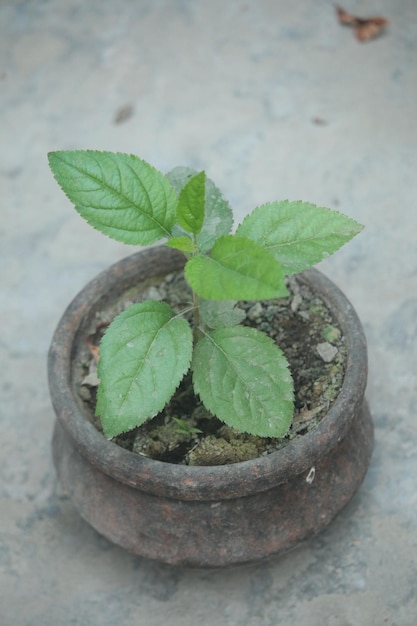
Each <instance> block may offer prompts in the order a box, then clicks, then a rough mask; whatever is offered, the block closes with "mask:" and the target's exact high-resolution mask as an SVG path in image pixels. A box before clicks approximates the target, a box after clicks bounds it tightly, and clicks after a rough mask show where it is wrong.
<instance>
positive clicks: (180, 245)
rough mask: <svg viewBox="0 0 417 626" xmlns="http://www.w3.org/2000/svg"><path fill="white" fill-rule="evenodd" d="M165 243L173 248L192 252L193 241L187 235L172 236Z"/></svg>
mask: <svg viewBox="0 0 417 626" xmlns="http://www.w3.org/2000/svg"><path fill="white" fill-rule="evenodd" d="M165 245H166V246H169V247H170V248H175V249H176V250H181V252H189V253H192V252H194V243H193V242H192V241H191V239H190V238H189V237H187V235H183V236H181V237H172V238H171V239H168V241H166V242H165Z"/></svg>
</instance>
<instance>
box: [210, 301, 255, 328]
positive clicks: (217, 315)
mask: <svg viewBox="0 0 417 626" xmlns="http://www.w3.org/2000/svg"><path fill="white" fill-rule="evenodd" d="M200 315H201V319H202V320H203V322H204V324H205V325H206V326H208V327H209V328H225V327H226V326H235V325H236V324H240V322H242V321H243V319H244V317H245V311H243V310H242V309H239V308H238V307H236V301H235V300H221V301H220V302H219V301H216V300H200Z"/></svg>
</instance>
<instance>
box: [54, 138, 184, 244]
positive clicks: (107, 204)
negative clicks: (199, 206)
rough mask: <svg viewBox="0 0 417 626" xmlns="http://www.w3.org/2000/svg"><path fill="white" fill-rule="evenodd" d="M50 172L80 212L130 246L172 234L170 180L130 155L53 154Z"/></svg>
mask: <svg viewBox="0 0 417 626" xmlns="http://www.w3.org/2000/svg"><path fill="white" fill-rule="evenodd" d="M48 158H49V165H50V167H51V170H52V172H53V173H54V176H55V178H56V180H57V182H58V184H59V185H60V186H61V188H62V189H63V191H64V192H65V193H66V195H67V196H68V198H69V199H70V200H71V202H73V203H74V205H75V208H76V210H77V211H78V212H79V213H80V215H81V216H82V217H83V218H84V219H86V220H87V222H89V223H90V224H91V226H93V227H94V228H96V229H97V230H99V231H101V232H102V233H104V234H105V235H108V236H109V237H112V238H113V239H116V240H117V241H122V242H124V243H128V244H136V245H148V244H152V243H155V242H156V241H158V240H159V239H162V238H164V237H169V236H170V235H171V231H172V227H173V225H174V222H175V218H176V206H177V195H176V193H175V190H174V189H173V187H172V185H171V184H170V182H169V181H168V179H167V178H166V177H165V176H164V175H163V174H162V173H161V172H159V171H158V170H156V169H155V168H154V167H152V166H151V165H149V163H146V162H145V161H143V160H141V159H139V158H138V157H136V156H134V155H130V154H123V153H113V152H98V151H95V150H74V151H60V152H50V153H49V155H48Z"/></svg>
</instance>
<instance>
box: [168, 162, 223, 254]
mask: <svg viewBox="0 0 417 626" xmlns="http://www.w3.org/2000/svg"><path fill="white" fill-rule="evenodd" d="M195 174H197V172H196V170H193V169H192V168H189V167H176V168H174V169H173V170H171V171H170V172H169V173H168V174H167V178H168V179H169V181H170V182H171V184H172V186H173V187H174V188H175V189H176V191H177V193H180V192H181V189H182V188H183V187H184V186H185V185H186V183H187V181H188V180H189V179H190V178H191V177H192V176H194V175H195ZM232 226H233V213H232V209H231V207H230V205H229V203H228V202H227V200H225V198H223V195H222V193H221V191H220V190H219V189H218V188H217V187H216V185H215V184H214V183H213V181H212V180H210V178H206V190H205V215H204V222H203V227H202V229H201V232H200V233H199V234H198V235H197V243H198V247H199V249H200V250H201V252H207V251H208V250H210V249H211V248H212V247H213V245H214V242H215V241H216V240H217V239H218V238H219V237H221V236H222V235H228V234H229V233H230V231H231V230H232Z"/></svg>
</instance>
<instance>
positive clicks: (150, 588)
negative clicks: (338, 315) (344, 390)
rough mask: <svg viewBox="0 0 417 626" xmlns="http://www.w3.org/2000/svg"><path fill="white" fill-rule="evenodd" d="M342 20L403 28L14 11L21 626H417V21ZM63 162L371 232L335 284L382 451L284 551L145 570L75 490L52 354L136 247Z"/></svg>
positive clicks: (281, 4)
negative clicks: (148, 165) (318, 214)
mask: <svg viewBox="0 0 417 626" xmlns="http://www.w3.org/2000/svg"><path fill="white" fill-rule="evenodd" d="M345 5H346V6H345V8H346V9H350V10H351V11H352V12H357V13H359V14H360V15H363V16H364V15H369V14H371V15H372V14H375V13H376V14H381V15H383V16H385V17H387V18H388V19H389V20H390V25H389V28H388V30H387V32H386V34H385V35H384V36H382V37H380V38H378V39H376V40H374V41H372V42H369V43H367V44H359V43H358V42H357V41H356V40H355V39H354V37H353V34H352V32H351V30H350V29H349V28H343V27H341V26H340V25H339V24H338V23H337V22H336V19H335V14H334V8H333V6H332V3H331V2H330V1H326V0H317V1H316V2H309V1H308V0H297V2H292V3H290V2H288V1H287V0H273V1H272V0H256V1H255V0H247V1H245V2H243V1H242V2H238V1H229V2H222V1H221V0H210V1H209V0H207V1H203V0H192V1H190V0H172V1H171V2H169V0H158V1H151V0H120V1H116V0H102V1H100V2H99V1H98V0H97V1H94V0H92V1H90V2H85V1H84V0H66V1H59V0H39V1H38V2H30V1H29V0H20V1H18V2H17V1H13V0H2V1H1V2H0V29H1V38H0V51H1V52H0V90H1V101H0V107H1V126H0V132H1V154H0V159H1V162H0V185H1V199H2V200H1V221H0V234H1V249H0V254H1V295H0V320H1V328H2V336H1V339H0V353H1V364H2V368H1V369H2V371H1V380H2V382H1V406H0V411H1V423H0V429H1V434H0V455H1V456H0V458H1V461H0V528H1V535H0V624H1V625H2V626H38V625H41V626H58V625H61V624H62V625H67V624H68V625H69V624H78V625H80V626H90V625H91V626H99V625H103V626H104V625H106V626H107V625H108V626H113V625H115V624H117V625H118V626H127V625H146V626H153V625H155V626H159V625H160V624H170V625H171V624H172V625H179V624H181V625H183V626H188V625H190V626H191V625H194V624H198V623H200V624H205V625H208V626H210V625H213V626H214V625H219V624H221V625H225V626H229V625H234V624H240V625H243V626H246V625H250V626H269V625H275V624H280V625H281V624H282V625H288V624H294V625H296V626H304V625H305V626H307V625H308V626H373V625H375V626H385V625H389V626H413V625H414V624H416V623H417V593H416V586H417V583H416V580H417V489H416V484H417V478H416V477H417V420H416V406H417V385H416V365H417V353H416V335H417V325H416V313H417V293H416V285H417V246H416V234H417V207H416V197H417V154H416V152H417V124H416V106H417V105H416V103H417V5H416V3H415V0H402V2H398V1H395V0H378V1H377V0H366V1H365V2H360V1H359V0H346V2H345ZM122 109H123V110H124V111H125V119H124V120H121V119H120V118H121V117H123V115H121V110H122ZM126 111H127V114H126ZM129 111H130V112H131V115H130V117H129ZM68 148H96V149H107V150H119V151H124V152H133V153H137V154H139V155H141V156H142V157H143V158H145V159H147V160H149V161H151V162H152V163H154V164H155V165H156V166H157V167H159V168H160V169H162V170H164V171H167V170H168V169H170V168H171V167H173V166H174V165H178V164H184V165H190V166H194V167H197V168H205V169H206V170H207V172H208V174H209V175H210V176H211V177H212V178H213V179H214V180H215V181H216V182H217V184H218V185H219V186H220V188H221V189H222V190H223V191H224V193H225V195H226V196H227V197H228V198H229V199H230V201H231V203H232V205H233V206H234V207H235V210H236V213H237V216H238V219H239V220H240V218H242V217H243V216H244V215H245V214H246V213H247V212H248V211H249V210H250V209H251V208H253V207H254V206H256V205H258V204H261V203H263V202H265V201H268V200H274V199H279V198H287V197H288V198H291V199H300V198H302V199H304V200H310V201H312V202H315V203H317V204H322V205H327V206H330V207H333V208H339V209H340V210H342V211H343V212H345V213H347V214H349V215H351V216H352V217H354V218H356V219H358V220H359V221H361V222H362V223H364V224H365V225H366V230H365V231H364V233H363V234H361V235H360V236H359V237H358V238H357V239H356V240H355V241H353V242H352V243H351V244H349V245H348V246H347V247H346V248H344V249H343V250H341V251H340V252H339V253H338V254H337V255H336V256H334V257H333V258H332V259H330V260H328V261H327V262H326V263H325V264H323V265H322V268H321V269H322V270H323V271H324V272H325V273H327V275H328V276H329V277H330V278H332V279H333V280H334V281H335V282H336V283H337V284H339V286H341V287H342V288H343V289H344V291H345V292H346V294H347V295H348V297H349V298H350V299H351V300H352V302H353V303H354V305H355V307H356V309H357V311H358V313H359V315H360V317H361V318H362V321H363V324H364V327H365V330H366V333H367V337H368V345H369V358H370V376H369V385H368V392H367V395H368V399H369V402H370V405H371V407H372V411H373V415H374V418H375V426H376V448H375V453H374V456H373V460H372V465H371V467H370V470H369V473H368V474H367V477H366V480H365V482H364V484H363V486H362V488H361V490H360V492H359V493H358V495H357V496H356V497H355V498H354V500H353V501H352V502H351V504H350V505H349V506H348V507H347V509H346V510H344V511H343V512H342V514H341V515H340V516H339V517H338V518H337V519H336V520H335V521H334V523H333V524H332V525H331V527H330V528H329V529H328V530H327V531H325V532H324V533H322V534H321V535H319V536H318V537H317V538H315V539H314V540H312V541H310V542H309V543H307V544H305V545H303V546H301V547H300V548H298V549H296V550H295V551H294V552H292V553H290V554H288V555H286V556H285V557H284V558H282V559H280V560H278V561H277V560H275V561H273V562H269V563H264V564H259V565H256V566H253V567H250V568H246V569H238V570H231V571H223V572H196V571H187V570H178V569H174V568H170V567H166V566H161V565H158V564H155V563H152V562H147V561H145V560H142V559H140V558H136V557H134V556H131V555H129V554H127V553H125V552H123V551H122V550H120V549H118V548H116V547H113V546H112V545H110V544H109V543H108V542H107V541H106V540H105V539H103V538H101V537H100V536H98V535H97V534H96V533H95V531H93V530H92V529H90V528H89V527H88V526H87V525H86V524H85V523H84V522H83V521H82V520H81V519H80V518H79V516H78V514H77V513H76V511H75V510H74V508H73V507H72V505H71V503H70V502H69V501H68V499H67V498H66V497H65V495H64V494H63V493H61V492H60V490H59V486H58V485H57V483H56V478H55V474H54V469H53V466H52V462H51V455H50V437H51V432H52V426H53V421H54V415H53V411H52V408H51V406H50V402H49V396H48V389H47V380H46V371H45V367H46V352H47V349H48V345H49V341H50V338H51V335H52V332H53V330H54V327H55V324H56V322H57V321H58V319H59V317H60V315H61V313H62V312H63V309H64V307H65V306H66V304H67V303H68V302H69V300H70V299H71V298H72V297H73V296H74V295H75V294H76V293H77V291H78V290H79V289H81V287H82V286H83V285H84V284H85V282H86V281H87V280H88V279H90V278H91V277H93V276H94V275H95V274H96V273H98V271H100V270H101V269H103V268H104V267H106V266H107V265H109V264H110V263H112V262H113V261H115V260H117V259H119V258H121V257H123V256H126V255H127V254H129V253H130V252H131V251H133V249H132V248H129V247H127V246H123V245H121V244H117V243H115V242H113V241H111V240H107V239H106V238H104V237H102V236H101V235H100V234H97V233H96V232H95V231H93V230H92V229H90V228H89V227H88V226H87V225H86V224H85V223H84V222H83V221H82V220H81V219H80V218H79V217H78V215H77V214H76V213H75V211H74V210H73V208H72V207H71V206H70V204H69V203H68V202H67V201H66V199H65V198H64V196H63V195H62V193H61V192H60V190H59V189H58V187H57V186H56V184H55V182H54V181H53V179H52V176H51V174H50V172H49V170H48V166H47V161H46V153H47V151H49V150H54V149H68Z"/></svg>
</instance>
